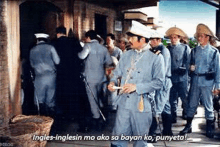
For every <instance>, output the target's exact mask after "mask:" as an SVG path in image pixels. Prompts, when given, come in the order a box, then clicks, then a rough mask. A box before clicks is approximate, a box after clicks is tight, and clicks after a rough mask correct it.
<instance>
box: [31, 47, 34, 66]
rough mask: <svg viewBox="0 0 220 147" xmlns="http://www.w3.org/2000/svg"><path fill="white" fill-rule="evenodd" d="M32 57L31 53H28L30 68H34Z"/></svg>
mask: <svg viewBox="0 0 220 147" xmlns="http://www.w3.org/2000/svg"><path fill="white" fill-rule="evenodd" d="M32 56H33V53H32V51H30V65H31V67H34V63H33V60H32Z"/></svg>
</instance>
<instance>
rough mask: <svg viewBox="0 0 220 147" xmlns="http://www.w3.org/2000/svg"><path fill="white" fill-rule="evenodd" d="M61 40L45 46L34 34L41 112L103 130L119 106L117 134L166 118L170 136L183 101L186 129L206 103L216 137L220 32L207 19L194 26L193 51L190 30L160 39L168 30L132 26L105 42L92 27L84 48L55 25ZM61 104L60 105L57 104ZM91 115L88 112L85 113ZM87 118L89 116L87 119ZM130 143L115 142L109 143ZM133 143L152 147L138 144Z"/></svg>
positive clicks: (149, 129)
mask: <svg viewBox="0 0 220 147" xmlns="http://www.w3.org/2000/svg"><path fill="white" fill-rule="evenodd" d="M56 31H57V40H55V41H53V42H52V44H48V43H47V38H48V37H49V36H48V35H46V34H42V33H41V34H36V38H37V44H36V46H35V47H33V48H32V49H31V51H30V64H31V66H32V67H33V69H34V73H35V79H34V87H35V93H34V97H35V103H36V104H37V105H38V110H39V112H40V114H42V115H49V116H65V117H67V118H69V119H71V118H77V119H79V120H80V122H84V123H80V130H79V131H85V130H86V129H87V131H88V125H87V123H85V122H88V121H89V122H90V124H91V125H90V126H89V127H90V129H92V130H97V131H101V130H102V126H103V123H104V121H106V119H107V118H106V116H107V113H106V111H105V110H106V109H104V111H103V108H106V107H107V106H108V105H109V102H110V99H111V105H112V106H113V107H112V108H113V109H114V110H117V114H116V120H115V125H114V128H113V132H112V135H114V136H120V135H122V134H123V135H126V136H127V135H135V136H141V135H142V136H144V135H152V136H156V135H157V134H156V129H157V126H158V120H159V119H158V118H159V117H160V116H161V118H162V124H163V131H162V134H163V135H166V136H172V135H173V132H172V123H176V122H177V104H178V98H179V97H180V98H181V101H182V108H183V111H182V118H183V119H186V121H187V124H186V126H185V128H184V129H183V130H182V131H180V133H179V134H180V135H185V134H187V133H191V132H192V120H193V117H194V115H195V113H196V111H197V107H198V105H199V104H202V105H203V106H204V107H205V118H206V122H207V123H206V136H207V137H210V138H213V136H214V132H213V131H214V122H215V118H214V109H213V93H215V94H219V90H220V74H219V72H220V61H219V52H218V50H217V49H216V48H215V47H214V46H212V42H213V40H217V37H215V35H214V34H213V33H212V31H211V30H210V29H209V28H208V27H207V26H206V25H204V24H199V25H198V26H197V29H196V30H195V32H196V33H195V38H196V39H197V41H198V45H197V46H196V47H195V48H193V49H190V47H189V46H188V45H187V44H186V42H187V35H186V33H185V32H183V31H182V30H181V29H180V28H177V27H172V28H170V29H168V30H167V31H166V34H165V36H166V37H169V38H170V40H171V44H170V45H168V46H167V47H166V46H164V45H163V44H162V39H163V37H164V35H163V34H160V33H159V32H157V31H153V30H152V31H151V32H148V31H145V30H143V29H142V28H139V27H137V26H135V25H133V26H131V28H130V29H129V30H128V31H127V33H126V35H127V38H126V37H122V38H120V39H119V47H120V48H119V47H117V46H116V43H115V41H116V38H115V35H113V34H111V33H110V34H108V35H107V36H106V45H103V39H100V36H98V34H97V33H96V32H95V31H94V30H90V31H88V32H86V33H85V42H84V46H83V47H82V46H81V45H80V43H79V41H78V40H77V39H76V38H68V37H67V36H66V29H65V28H64V27H59V28H57V30H56ZM55 106H56V107H55ZM85 116H86V117H85ZM84 118H89V119H88V120H85V119H84ZM127 145H128V142H127V141H121V140H117V141H112V142H111V146H112V147H118V146H123V147H126V146H127ZM134 146H136V147H140V146H147V141H145V140H138V141H135V143H134Z"/></svg>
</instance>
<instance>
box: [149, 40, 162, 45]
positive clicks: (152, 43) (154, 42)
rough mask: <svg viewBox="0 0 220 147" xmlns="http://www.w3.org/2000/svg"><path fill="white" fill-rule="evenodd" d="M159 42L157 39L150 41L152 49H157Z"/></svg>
mask: <svg viewBox="0 0 220 147" xmlns="http://www.w3.org/2000/svg"><path fill="white" fill-rule="evenodd" d="M160 42H161V40H160V39H158V38H153V39H150V44H151V46H152V47H157V46H158V45H159V44H160Z"/></svg>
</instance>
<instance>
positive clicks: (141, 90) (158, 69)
mask: <svg viewBox="0 0 220 147" xmlns="http://www.w3.org/2000/svg"><path fill="white" fill-rule="evenodd" d="M152 68H153V70H152V72H153V73H152V80H151V81H150V82H143V83H138V84H137V85H136V92H137V93H138V94H145V93H151V92H153V91H155V90H157V89H161V88H162V86H163V82H164V80H165V69H164V59H163V57H162V55H158V58H157V60H156V61H155V63H154V64H153V67H152Z"/></svg>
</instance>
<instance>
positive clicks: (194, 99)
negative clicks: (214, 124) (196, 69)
mask: <svg viewBox="0 0 220 147" xmlns="http://www.w3.org/2000/svg"><path fill="white" fill-rule="evenodd" d="M212 89H213V86H207V87H202V86H199V85H198V84H197V82H194V83H192V85H191V87H190V91H189V107H188V111H187V117H193V116H194V114H195V112H196V110H197V108H198V105H199V102H200V99H201V101H202V104H203V105H204V107H205V118H206V119H207V120H213V119H214V108H213V100H212V99H213V97H212Z"/></svg>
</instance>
